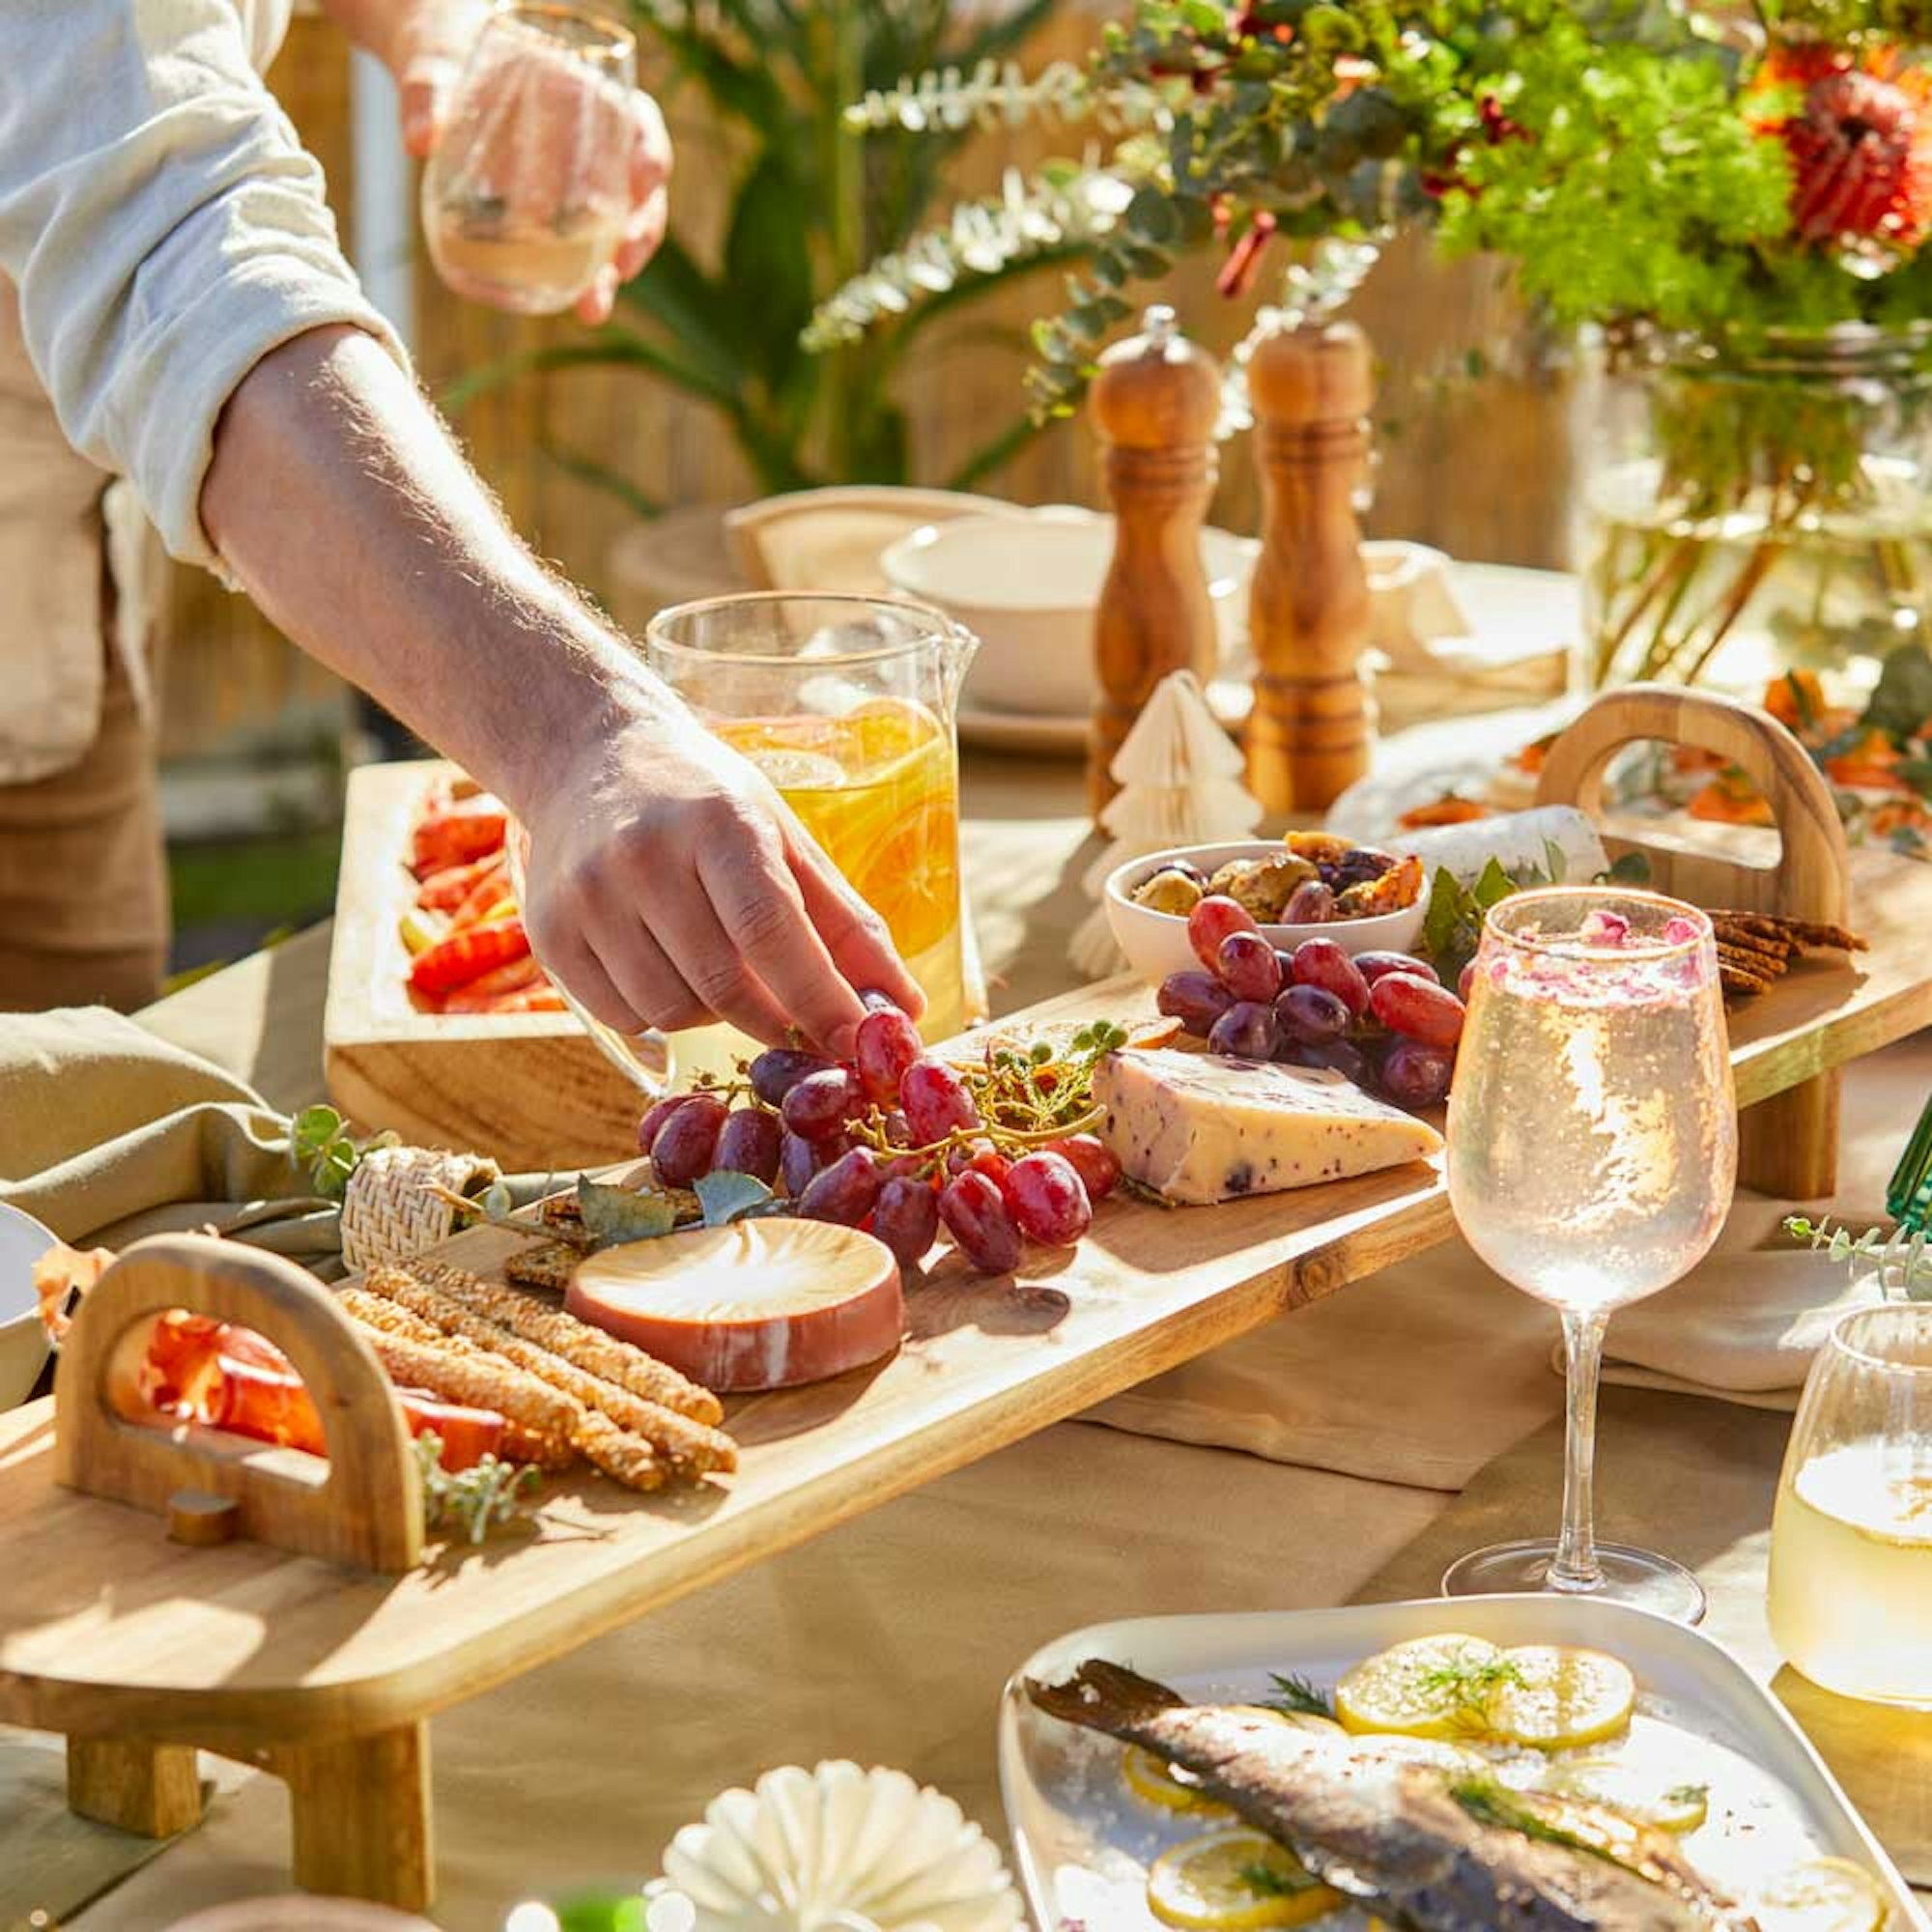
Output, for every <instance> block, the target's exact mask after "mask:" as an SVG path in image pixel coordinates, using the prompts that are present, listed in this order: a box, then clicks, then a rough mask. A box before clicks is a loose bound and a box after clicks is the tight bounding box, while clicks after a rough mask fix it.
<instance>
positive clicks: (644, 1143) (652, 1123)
mask: <svg viewBox="0 0 1932 1932" xmlns="http://www.w3.org/2000/svg"><path fill="white" fill-rule="evenodd" d="M690 1098H691V1095H690V1094H667V1095H666V1096H665V1097H664V1098H663V1099H662V1100H660V1101H659V1102H658V1103H657V1105H656V1106H654V1107H652V1108H651V1109H650V1111H649V1112H648V1113H647V1114H645V1116H644V1118H643V1119H642V1120H641V1121H639V1122H638V1151H639V1153H649V1152H650V1151H651V1146H652V1143H653V1142H655V1141H656V1139H657V1137H658V1130H659V1129H660V1128H661V1127H662V1126H663V1125H664V1123H665V1122H667V1121H668V1120H669V1119H670V1117H671V1116H672V1115H673V1114H674V1113H676V1112H677V1110H678V1109H679V1108H680V1107H681V1106H683V1105H684V1103H685V1102H686V1101H687V1100H688V1099H690Z"/></svg>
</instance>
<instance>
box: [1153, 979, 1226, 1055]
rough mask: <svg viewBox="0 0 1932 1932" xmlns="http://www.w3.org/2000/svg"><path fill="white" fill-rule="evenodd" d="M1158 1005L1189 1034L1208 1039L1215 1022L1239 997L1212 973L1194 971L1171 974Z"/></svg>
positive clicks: (1164, 983) (1164, 982) (1162, 982)
mask: <svg viewBox="0 0 1932 1932" xmlns="http://www.w3.org/2000/svg"><path fill="white" fill-rule="evenodd" d="M1155 1004H1156V1005H1158V1007H1159V1008H1160V1009H1161V1011H1162V1012H1164V1013H1165V1014H1166V1015H1167V1016H1168V1018H1169V1019H1176V1020H1179V1022H1180V1024H1181V1026H1182V1027H1183V1028H1184V1029H1185V1030H1186V1031H1187V1032H1188V1033H1191V1034H1194V1035H1196V1036H1197V1037H1200V1038H1202V1039H1206V1038H1207V1037H1208V1034H1209V1033H1210V1032H1211V1031H1212V1030H1213V1026H1214V1022H1215V1021H1216V1020H1218V1019H1219V1018H1220V1017H1221V1015H1222V1014H1223V1013H1225V1012H1226V1011H1227V1010H1228V1009H1229V1008H1230V1007H1232V1006H1233V1005H1234V1004H1235V996H1234V994H1233V993H1231V992H1229V990H1228V989H1227V987H1225V986H1224V985H1222V983H1221V982H1220V980H1218V979H1216V978H1215V977H1214V975H1213V974H1212V973H1202V972H1198V971H1195V970H1193V969H1191V968H1190V969H1189V970H1188V971H1187V972H1185V973H1170V974H1169V975H1168V976H1167V978H1166V979H1165V980H1162V981H1161V986H1160V994H1159V997H1158V999H1157V1001H1156V1002H1155Z"/></svg>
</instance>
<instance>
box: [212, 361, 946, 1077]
mask: <svg viewBox="0 0 1932 1932" xmlns="http://www.w3.org/2000/svg"><path fill="white" fill-rule="evenodd" d="M201 508H202V521H203V523H204V525H205V526H206V528H207V530H208V533H209V535H210V537H211V538H212V539H213V542H214V544H215V545H216V547H217V548H218V549H219V551H220V553H221V555H222V557H223V558H224V560H225V561H226V562H227V564H228V565H229V567H230V568H231V569H232V570H233V571H234V572H235V574H236V575H237V577H239V578H240V579H241V582H243V583H244V584H245V585H246V586H247V588H248V589H249V591H250V592H251V593H252V594H253V596H254V598H255V600H256V602H257V603H258V604H260V605H261V607H262V609H263V610H264V611H266V612H267V614H268V615H269V617H270V619H271V620H272V621H273V622H274V623H276V624H277V625H279V626H280V627H281V628H282V629H283V630H284V631H286V632H287V633H288V634H289V636H290V637H291V638H293V639H295V640H296V641H297V642H298V644H300V645H301V646H302V647H303V648H304V649H306V650H308V651H309V652H311V653H312V654H313V655H314V656H316V657H318V658H320V659H321V660H322V661H323V662H324V663H326V664H327V665H329V666H330V667H331V668H334V669H336V670H338V671H340V672H341V673H342V675H343V676H345V677H347V678H349V679H351V680H352V681H354V682H355V683H356V684H359V685H361V686H362V687H363V688H364V689H365V690H368V691H371V692H373V693H374V694H375V695H376V696H378V697H380V698H381V699H382V700H383V702H384V704H386V705H387V706H388V707H389V708H390V709H391V710H393V711H394V712H395V713H396V714H397V715H398V716H399V717H401V718H403V719H404V720H405V721H406V722H408V723H409V724H410V725H412V726H413V727H414V728H415V729H416V730H417V731H419V732H420V733H421V734H422V735H423V736H424V737H425V738H427V739H429V740H430V741H431V742H432V743H433V744H436V745H438V746H440V748H441V749H443V750H444V751H446V752H448V753H450V754H451V755H452V756H454V757H455V758H457V759H458V760H459V761H460V762H461V763H463V764H464V765H465V766H466V767H468V768H469V770H470V771H472V772H474V773H475V774H476V775H477V776H478V777H480V778H482V779H483V780H485V781H487V782H488V783H490V784H491V785H492V786H493V787H494V788H495V789H496V790H497V792H498V793H499V794H500V795H501V796H502V797H503V798H504V800H505V801H506V803H508V804H509V805H510V806H511V808H512V809H513V810H515V811H516V812H517V813H518V815H519V816H520V817H521V818H522V819H523V820H524V822H525V823H526V825H527V826H528V828H529V831H530V837H531V854H530V881H529V884H530V904H529V906H528V907H527V908H526V916H527V918H528V920H529V923H530V929H531V933H532V936H533V938H534V940H535V943H536V947H537V951H538V952H539V954H540V955H541V956H542V958H543V959H544V961H545V962H546V964H548V965H550V966H553V967H554V969H555V970H556V972H557V973H558V974H559V975H560V976H561V977H562V978H563V980H565V981H566V983H568V984H569V985H570V987H571V988H572V990H573V991H574V992H576V993H577V994H578V995H579V997H580V998H582V1000H583V1001H584V1003H585V1005H587V1006H588V1007H589V1008H590V1009H591V1010H592V1011H594V1012H596V1013H597V1014H598V1016H599V1017H600V1018H604V1019H607V1020H609V1021H611V1024H613V1025H615V1026H618V1027H620V1028H623V1029H625V1030H635V1029H636V1028H637V1027H639V1026H640V1025H642V1024H644V1023H647V1022H648V1023H649V1024H652V1025H656V1026H663V1027H677V1026H689V1025H693V1024H696V1023H697V1022H698V1021H700V1020H702V1019H703V1018H704V1017H706V1015H707V1014H709V1013H716V1014H719V1015H721V1016H722V1017H724V1018H726V1019H729V1020H732V1021H733V1022H735V1023H736V1024H737V1025H739V1026H742V1027H744V1028H745V1029H746V1030H747V1031H749V1032H751V1033H753V1034H756V1035H758V1036H759V1037H763V1038H766V1039H778V1038H781V1037H782V1036H783V1033H784V1029H785V1027H786V1026H787V1024H790V1023H794V1022H795V1023H796V1024H798V1025H799V1026H801V1027H803V1028H804V1030H805V1031H806V1032H807V1033H808V1034H809V1035H810V1037H813V1038H814V1039H818V1040H822V1041H827V1042H837V1041H840V1040H842V1039H843V1038H844V1037H845V1036H846V1035H848V1034H849V1032H850V1030H851V1028H852V1027H853V1026H854V1025H855V1024H856V1023H857V1021H858V1019H859V1017H860V1010H861V1009H860V1007H859V1004H858V1001H857V999H856V997H855V996H854V994H853V992H852V990H851V989H852V987H853V986H854V985H858V986H868V985H876V986H880V987H882V988H883V989H884V990H886V991H887V992H889V993H892V994H894V995H895V997H897V998H900V999H901V1000H902V1001H907V1002H912V1003H914V1004H916V1003H917V993H916V991H915V989H914V987H913V985H912V983H911V981H910V980H908V979H907V978H906V976H905V973H904V969H903V968H902V967H901V966H900V965H899V964H898V961H897V957H896V955H895V953H894V952H893V949H892V945H891V942H890V940H889V939H888V938H887V937H886V935H885V932H884V928H883V926H882V925H881V924H880V923H879V921H878V920H877V918H876V916H875V915H873V914H872V913H871V912H869V911H868V910H867V908H865V907H864V906H863V905H861V904H860V902H859V901H858V900H857V899H856V898H855V897H854V896H853V895H852V893H851V891H850V889H849V888H848V887H846V886H845V884H844V882H843V881H842V880H841V879H840V878H839V877H838V874H837V873H836V872H835V871H834V869H833V868H832V867H831V865H830V863H829V862H828V861H827V860H826V859H825V858H824V856H823V855H822V854H821V853H820V852H819V851H818V849H817V847H816V846H815V845H813V844H812V842H811V841H810V838H808V837H807V836H806V834H805V833H804V831H803V829H802V828H801V827H800V826H799V824H798V822H797V821H796V819H794V818H793V817H792V815H791V813H790V812H789V811H788V810H786V809H785V807H784V805H783V803H782V802H781V800H780V799H779V798H778V797H777V795H776V794H775V793H774V792H773V791H772V790H771V788H770V786H769V785H767V784H766V783H765V781H764V780H763V779H762V778H761V777H760V776H759V775H758V774H757V773H756V772H755V771H754V770H753V768H752V767H751V766H750V765H749V764H747V763H746V762H745V761H744V760H743V759H741V758H739V757H738V756H737V755H736V754H735V753H732V752H730V751H729V750H727V749H726V748H725V746H723V745H722V744H720V743H719V742H718V741H717V740H716V739H714V738H713V737H712V736H711V735H710V733H708V732H706V731H705V730H703V729H702V728H701V727H700V726H698V725H696V723H695V722H694V721H693V720H692V719H691V717H690V715H689V714H688V713H687V712H686V711H685V710H684V707H683V706H682V705H681V704H680V703H679V702H678V701H677V699H676V698H675V697H674V696H671V695H670V694H669V693H668V691H666V690H665V689H664V688H663V686H662V685H661V684H660V683H659V682H658V681H657V680H656V679H655V678H653V677H652V676H650V675H649V673H647V672H646V671H645V670H644V669H643V668H642V667H641V666H640V664H639V661H638V660H637V658H636V657H635V656H634V655H633V654H632V652H631V651H630V650H629V649H628V647H626V646H625V645H624V644H623V643H621V642H620V641H619V640H617V639H614V638H613V637H612V636H611V633H610V632H609V631H608V630H607V629H606V628H605V627H604V626H603V625H602V624H601V623H599V622H598V621H597V620H596V619H595V618H594V617H592V616H591V614H590V613H589V612H588V611H586V610H585V609H584V608H583V606H582V604H581V603H580V602H579V601H578V600H577V599H576V598H575V597H574V596H573V595H572V594H571V593H570V592H569V591H568V590H567V589H566V588H564V586H563V585H561V584H560V583H558V582H556V581H555V580H554V578H552V577H550V576H549V575H548V574H547V573H546V572H545V571H543V570H542V569H541V568H540V567H539V566H538V565H537V564H536V563H535V562H534V560H533V559H532V558H531V557H530V555H529V554H528V553H527V552H526V550H525V549H524V547H523V546H522V545H521V544H520V543H518V542H517V540H516V539H515V537H514V536H512V535H511V533H510V531H509V529H508V528H507V526H505V525H504V523H503V521H502V519H501V517H500V516H499V515H498V513H497V509H496V507H495V505H494V504H493V503H492V502H491V501H490V500H489V498H488V497H486V495H485V494H484V492H483V490H482V488H481V486H480V485H479V484H478V483H477V481H476V478H475V476H474V474H473V473H472V472H471V471H470V469H469V467H468V465H466V464H465V463H464V461H463V459H462V458H461V457H460V456H459V455H458V454H457V452H456V450H455V448H454V447H453V445H452V444H451V443H450V441H449V440H448V438H447V437H446V435H445V434H444V433H443V432H442V430H441V427H440V424H439V423H438V422H437V420H436V418H435V416H434V414H433V413H432V412H431V411H430V410H429V409H428V408H427V406H426V405H424V404H423V402H422V401H421V399H420V398H419V397H418V396H417V394H416V392H415V390H414V388H413V386H412V384H410V383H409V381H408V380H407V379H406V378H405V377H404V376H403V375H402V374H401V372H400V371H399V370H398V369H397V368H396V366H395V365H394V363H393V362H392V361H391V360H390V359H389V357H388V356H387V355H384V353H383V351H382V350H381V349H380V348H378V347H377V346H376V345H375V344H374V343H373V342H370V341H369V340H367V339H366V338H364V337H362V336H360V335H358V334H357V333H356V332H355V331H354V330H352V329H341V328H338V329H324V330H315V331H312V332H310V333H309V334H306V335H303V336H300V337H298V339H297V340H296V341H294V342H292V343H290V344H288V345H287V346H286V347H284V348H282V349H280V350H278V351H276V352H275V353H274V354H273V355H270V356H269V357H268V358H267V359H266V360H265V361H263V362H262V363H261V364H260V365H259V366H258V367H257V368H256V369H255V370H254V371H253V372H252V373H251V374H250V375H249V376H248V377H247V378H246V380H245V381H244V382H243V383H242V384H241V386H240V388H238V389H237V390H236V392H235V395H234V397H233V399H232V400H231V401H230V403H229V405H228V407H227V409H226V410H225V411H224V412H223V413H222V417H221V421H220V426H219V428H218V430H217V432H216V436H215V453H214V461H213V465H212V466H211V467H210V469H209V472H208V481H207V484H206V487H205V488H204V490H203V492H202V499H201Z"/></svg>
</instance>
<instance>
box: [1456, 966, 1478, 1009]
mask: <svg viewBox="0 0 1932 1932" xmlns="http://www.w3.org/2000/svg"><path fill="white" fill-rule="evenodd" d="M1475 983H1476V962H1475V961H1474V960H1473V959H1472V960H1470V961H1469V963H1468V964H1467V965H1466V966H1464V967H1463V970H1462V972H1461V973H1459V974H1458V975H1457V976H1456V997H1457V998H1458V999H1459V1000H1461V1001H1462V1002H1463V1005H1464V1006H1465V1007H1466V1006H1467V1005H1468V1004H1469V993H1470V990H1471V988H1472V987H1474V985H1475Z"/></svg>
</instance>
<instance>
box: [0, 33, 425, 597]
mask: <svg viewBox="0 0 1932 1932" xmlns="http://www.w3.org/2000/svg"><path fill="white" fill-rule="evenodd" d="M0 271H3V272H4V273H5V274H6V275H7V276H8V277H9V278H11V279H12V281H13V282H14V284H15V286H16V287H17V289H18V291H19V299H20V312H21V322H22V329H23V334H24V336H25V340H26V345H27V352H28V355H29V356H30V357H31V359H32V361H33V364H34V368H35V370H36V372H37V374H38V375H39V377H40V379H41V382H42V383H43V384H44V386H45V388H46V390H47V393H48V395H49V397H50V398H51V399H52V401H53V405H54V408H55V411H56V412H57V413H58V414H59V417H60V422H61V427H62V429H63V430H64V431H65V432H66V435H67V438H68V440H69V441H71V443H72V444H73V445H74V447H75V448H76V449H78V450H79V451H80V452H81V453H82V454H83V455H85V456H87V457H89V458H90V459H91V460H92V461H94V462H96V463H98V464H99V465H100V466H101V467H102V468H103V469H111V470H115V471H119V472H120V473H122V474H125V475H126V476H127V477H128V479H129V480H130V481H131V483H132V484H133V486H134V489H135V491H136V493H137V495H138V496H139V497H140V499H141V502H142V504H143V506H144V508H145V509H146V510H147V513H148V515H149V517H150V518H151V519H152V520H153V522H154V523H155V525H156V528H158V529H159V531H160V532H161V535H162V537H163V539H164V540H165V541H166V543H167V546H168V549H169V550H170V551H171V552H173V554H175V555H176V556H178V557H182V558H184V559H185V560H187V561H189V562H195V563H202V564H207V565H209V566H211V567H213V568H215V569H217V570H219V569H220V560H219V558H218V557H216V555H215V554H214V552H213V548H212V546H211V545H210V543H209V541H208V538H207V536H206V534H205V532H204V531H203V529H202V526H201V517H200V507H199V506H200V498H201V486H202V479H203V477H204V476H205V475H206V473H207V470H208V466H209V463H210V460H211V458H212V456H213V436H214V426H215V421H216V418H217V417H218V416H219V415H220V413H221V410H222V407H223V405H224V404H225V403H226V402H227V400H228V398H229V396H230V395H231V394H232V393H233V391H234V389H235V387H236V385H237V384H239V383H240V382H241V379H242V378H243V377H244V376H245V375H246V374H247V373H248V371H249V370H250V369H251V368H253V367H254V365H255V364H256V363H257V362H258V361H260V360H261V358H262V357H263V356H264V355H268V354H269V353H270V351H271V350H273V349H275V348H277V347H279V346H280V345H281V344H282V343H284V342H287V341H289V340H290V339H291V338H292V337H295V336H297V335H299V334H302V333H303V332H304V331H305V330H308V329H311V328H316V327H322V326H324V325H326V324H330V323H347V324H350V325H352V326H354V327H357V328H361V329H365V330H367V331H368V332H369V333H370V334H371V335H374V336H376V337H377V338H378V339H379V340H381V341H382V342H384V344H385V345H386V346H387V347H388V349H389V350H390V352H391V353H392V354H393V355H395V356H396V358H397V360H398V361H399V362H402V363H403V364H404V365H405V366H406V367H407V357H406V355H405V354H404V351H403V348H402V345H401V343H400V342H399V341H398V340H397V339H396V336H395V333H394V331H393V330H392V329H391V328H390V327H389V326H388V324H387V323H385V322H384V319H383V318H382V316H381V315H380V314H379V313H378V311H377V310H376V309H375V307H374V306H373V305H372V304H371V303H370V301H369V300H368V298H366V297H365V296H364V295H363V293H362V290H361V286H360V284H359V283H358V282H357V281H356V279H355V272H354V270H352V269H351V268H350V266H349V264H348V262H347V261H346V260H345V259H344V258H343V255H342V251H341V248H340V246H339V244H338V241H337V239H336V232H335V222H334V219H333V217H332V216H331V215H330V213H329V211H328V206H327V202H326V201H325V200H324V198H323V180H322V170H321V168H320V167H319V166H318V165H317V163H316V161H315V160H314V158H313V157H312V156H309V155H308V154H307V153H306V152H305V151H304V150H303V148H302V146H301V143H300V141H299V140H298V138H297V136H296V131H295V129H294V128H293V127H292V126H291V125H290V123H289V120H288V117H287V116H286V115H285V114H284V113H283V112H282V111H281V109H280V107H279V106H277V105H276V103H275V100H274V98H273V96H272V95H270V92H269V90H268V88H267V87H266V86H265V85H264V84H263V82H262V81H261V79H260V78H259V77H258V76H257V74H256V72H255V70H254V68H253V66H252V65H251V62H250V59H249V39H248V23H247V21H246V20H245V19H244V17H243V13H242V7H241V0H0Z"/></svg>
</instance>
